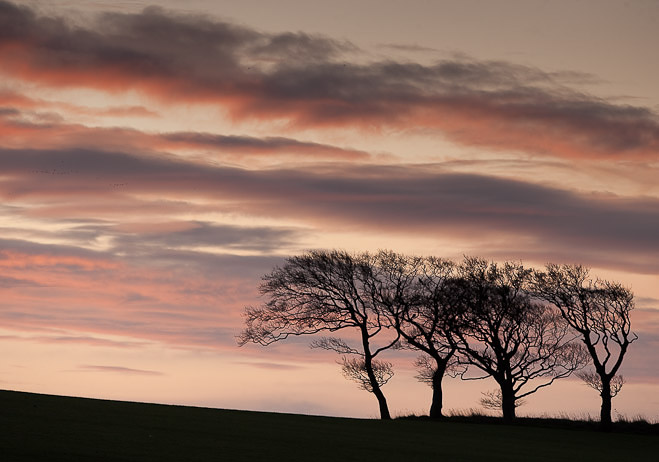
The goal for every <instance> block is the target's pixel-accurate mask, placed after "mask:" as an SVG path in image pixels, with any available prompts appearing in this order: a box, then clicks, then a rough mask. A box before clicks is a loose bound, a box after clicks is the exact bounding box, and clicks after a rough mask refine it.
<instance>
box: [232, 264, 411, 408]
mask: <svg viewBox="0 0 659 462" xmlns="http://www.w3.org/2000/svg"><path fill="white" fill-rule="evenodd" d="M373 265H374V263H373V256H372V255H370V254H368V253H361V254H354V255H353V254H349V253H347V252H343V251H311V252H308V253H305V254H303V255H300V256H295V257H291V258H288V259H287V260H286V263H285V264H284V266H282V267H276V268H275V269H274V270H273V271H272V272H271V273H270V274H268V275H266V276H264V277H263V282H262V284H261V286H260V292H261V294H262V295H265V296H267V297H268V300H267V301H266V303H265V304H264V305H262V306H259V307H248V308H246V309H245V312H244V316H245V324H246V327H245V329H244V331H243V332H242V334H241V335H240V337H239V338H238V343H239V344H240V345H244V344H246V343H248V342H254V343H259V344H261V345H270V344H271V343H273V342H277V341H280V340H284V339H286V338H287V337H289V336H290V335H307V334H316V333H319V332H323V331H326V332H335V331H338V330H341V329H354V330H355V331H356V332H357V333H358V336H359V340H360V348H359V349H353V348H352V347H349V346H348V345H347V343H346V342H344V341H342V340H341V339H334V340H326V341H323V340H322V339H321V340H320V341H319V342H320V343H319V344H317V345H316V346H319V347H322V348H328V349H332V350H334V351H339V352H340V353H344V354H345V353H353V354H354V353H358V354H359V356H360V357H361V359H362V360H363V371H364V373H365V374H366V377H367V378H368V381H369V386H370V390H371V392H372V393H373V394H374V395H375V397H376V398H377V400H378V405H379V408H380V416H381V418H382V419H390V418H391V415H390V413H389V408H388V405H387V400H386V398H385V396H384V393H383V392H382V390H381V385H380V383H381V382H380V380H379V379H378V375H377V373H376V367H378V366H377V363H374V360H375V357H376V356H377V355H378V354H380V353H381V352H382V351H384V350H386V349H388V348H391V347H392V346H394V345H395V344H396V343H397V341H398V336H397V335H395V334H393V335H392V336H389V337H387V336H386V335H383V334H384V331H386V330H387V328H388V327H389V326H388V324H387V319H386V318H385V317H383V316H382V315H381V310H380V308H379V307H378V306H377V303H378V300H377V299H376V297H374V292H373V290H372V289H373V287H374V286H376V285H377V284H376V283H375V282H374V281H373V278H374V277H375V273H374V270H373ZM376 336H377V338H378V339H383V340H382V341H381V342H380V343H379V346H378V345H374V339H375V337H376ZM323 342H324V343H323ZM344 349H348V350H349V351H343V350H344Z"/></svg>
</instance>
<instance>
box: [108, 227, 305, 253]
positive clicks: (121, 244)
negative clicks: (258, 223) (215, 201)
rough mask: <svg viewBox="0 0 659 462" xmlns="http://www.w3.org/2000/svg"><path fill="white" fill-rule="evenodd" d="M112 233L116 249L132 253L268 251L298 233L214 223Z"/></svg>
mask: <svg viewBox="0 0 659 462" xmlns="http://www.w3.org/2000/svg"><path fill="white" fill-rule="evenodd" d="M107 234H110V235H114V239H113V247H114V250H115V251H120V252H131V253H134V252H135V251H140V250H145V249H153V248H154V247H158V248H160V249H171V248H190V247H209V246H210V247H222V248H228V249H234V250H237V249H240V250H258V251H260V252H270V251H273V250H276V249H278V248H280V247H282V246H286V245H291V244H292V243H293V242H294V241H295V238H296V237H298V235H299V232H298V231H294V230H289V229H278V228H267V227H245V226H230V225H215V224H212V223H204V222H194V223H190V227H189V228H188V229H185V230H181V231H169V232H167V231H164V232H163V231H161V232H158V231H150V232H145V233H121V232H116V231H115V232H108V233H107Z"/></svg>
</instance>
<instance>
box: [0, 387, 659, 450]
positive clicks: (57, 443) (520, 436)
mask: <svg viewBox="0 0 659 462" xmlns="http://www.w3.org/2000/svg"><path fill="white" fill-rule="evenodd" d="M55 460H59V461H110V460H111V461H159V462H161V461H181V462H183V461H186V462H187V461H215V460H217V461H279V460H282V461H352V460H354V461H370V460H374V461H394V460H395V461H416V460H419V461H430V460H432V461H481V460H482V461H557V460H578V461H589V460H593V461H608V460H610V461H616V462H620V461H621V460H637V461H645V460H659V437H658V436H657V435H639V434H627V433H615V432H614V433H610V434H605V433H600V432H597V431H592V430H588V429H578V428H546V427H541V426H536V425H514V426H511V425H497V424H491V423H470V422H454V421H446V422H444V421H443V422H434V421H427V420H423V419H400V420H395V421H389V422H382V421H378V420H361V419H341V418H331V417H316V416H303V415H293V414H274V413H262V412H246V411H229V410H220V409H206V408H193V407H182V406H165V405H156V404H142V403H127V402H117V401H103V400H92V399H82V398H65V397H56V396H48V395H36V394H30V393H20V392H9V391H0V461H2V462H13V461H55Z"/></svg>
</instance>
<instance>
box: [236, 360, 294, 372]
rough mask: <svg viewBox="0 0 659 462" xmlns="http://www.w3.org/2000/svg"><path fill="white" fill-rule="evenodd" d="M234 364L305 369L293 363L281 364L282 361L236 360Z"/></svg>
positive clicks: (286, 369)
mask: <svg viewBox="0 0 659 462" xmlns="http://www.w3.org/2000/svg"><path fill="white" fill-rule="evenodd" d="M234 364H239V365H241V366H249V367H256V368H259V369H271V370H272V369H274V370H285V371H290V370H297V369H304V367H303V366H297V365H292V364H281V363H274V362H272V363H266V362H251V361H234Z"/></svg>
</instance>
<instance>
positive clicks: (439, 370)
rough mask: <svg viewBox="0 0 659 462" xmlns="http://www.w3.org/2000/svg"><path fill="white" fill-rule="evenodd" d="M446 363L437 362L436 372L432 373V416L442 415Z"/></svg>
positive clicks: (437, 417)
mask: <svg viewBox="0 0 659 462" xmlns="http://www.w3.org/2000/svg"><path fill="white" fill-rule="evenodd" d="M445 369H446V365H445V364H440V363H439V362H438V363H437V367H436V368H435V372H433V374H432V404H431V405H430V418H432V419H439V418H441V417H443V416H442V406H443V399H444V398H443V392H442V379H443V378H444V370H445Z"/></svg>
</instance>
